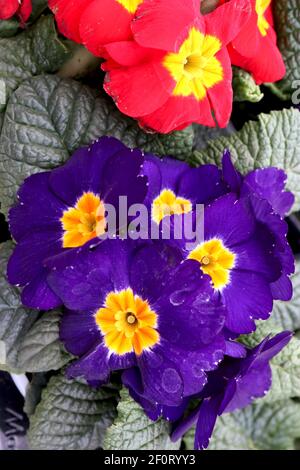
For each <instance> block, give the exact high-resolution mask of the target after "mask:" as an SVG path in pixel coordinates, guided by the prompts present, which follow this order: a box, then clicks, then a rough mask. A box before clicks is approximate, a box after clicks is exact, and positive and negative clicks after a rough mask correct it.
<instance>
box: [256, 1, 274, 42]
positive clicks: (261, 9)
mask: <svg viewBox="0 0 300 470" xmlns="http://www.w3.org/2000/svg"><path fill="white" fill-rule="evenodd" d="M271 1H272V0H256V4H255V10H256V13H257V17H258V18H257V26H258V29H259V31H260V34H261V35H262V36H266V35H267V33H268V29H269V28H270V25H269V23H268V22H267V20H266V18H265V12H266V10H267V9H268V8H269V6H270V3H271Z"/></svg>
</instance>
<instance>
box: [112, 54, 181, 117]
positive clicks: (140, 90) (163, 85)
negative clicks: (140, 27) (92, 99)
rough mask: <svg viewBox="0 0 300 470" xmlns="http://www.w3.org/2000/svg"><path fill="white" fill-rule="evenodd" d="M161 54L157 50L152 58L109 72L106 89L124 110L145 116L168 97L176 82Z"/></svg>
mask: <svg viewBox="0 0 300 470" xmlns="http://www.w3.org/2000/svg"><path fill="white" fill-rule="evenodd" d="M162 58H163V56H162V55H161V54H160V53H158V52H157V57H156V60H153V61H152V62H145V63H142V64H140V65H136V66H134V67H128V68H119V69H114V70H111V71H110V72H109V73H108V74H107V76H106V81H105V84H104V89H105V90H106V92H107V93H108V94H109V95H110V96H112V98H113V99H114V100H115V102H116V105H117V106H118V108H119V109H120V111H122V112H123V113H124V114H127V115H128V116H132V117H139V116H145V115H147V114H150V113H152V112H153V111H154V110H156V109H157V108H159V107H160V106H162V105H163V104H164V103H165V102H166V100H167V99H168V98H169V96H170V94H171V92H172V90H173V89H174V86H175V82H174V80H173V79H172V77H171V75H170V74H169V72H168V71H167V70H166V69H165V67H163V65H162V64H161V62H162Z"/></svg>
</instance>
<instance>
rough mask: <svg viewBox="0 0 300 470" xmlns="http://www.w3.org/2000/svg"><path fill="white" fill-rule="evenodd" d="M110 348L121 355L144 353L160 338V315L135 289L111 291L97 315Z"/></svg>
mask: <svg viewBox="0 0 300 470" xmlns="http://www.w3.org/2000/svg"><path fill="white" fill-rule="evenodd" d="M95 320H96V323H97V325H98V327H99V329H100V331H101V333H102V334H103V336H104V342H105V345H106V346H107V348H108V349H109V350H110V351H111V352H113V353H116V354H118V355H119V356H121V355H123V354H127V353H130V352H133V351H134V352H135V353H136V354H137V355H140V354H142V352H143V351H144V350H145V349H148V348H150V347H151V346H154V345H155V344H157V343H158V341H159V334H158V332H157V331H156V329H155V328H156V327H157V314H156V313H155V312H154V311H153V310H151V308H150V305H149V303H148V302H147V301H146V300H143V299H141V297H139V296H137V295H134V293H133V291H132V289H130V288H129V289H126V290H123V291H121V292H110V293H109V294H108V295H107V297H106V300H105V306H104V307H103V308H100V309H99V310H98V311H97V313H96V316H95Z"/></svg>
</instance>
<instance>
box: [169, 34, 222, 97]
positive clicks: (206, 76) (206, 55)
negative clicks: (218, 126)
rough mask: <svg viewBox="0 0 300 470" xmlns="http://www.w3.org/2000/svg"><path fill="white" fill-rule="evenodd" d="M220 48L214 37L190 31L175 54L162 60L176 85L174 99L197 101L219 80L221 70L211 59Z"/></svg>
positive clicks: (216, 62)
mask: <svg viewBox="0 0 300 470" xmlns="http://www.w3.org/2000/svg"><path fill="white" fill-rule="evenodd" d="M221 47H222V44H221V41H220V40H219V39H218V38H217V37H215V36H210V35H206V36H205V35H204V34H202V33H201V32H200V31H198V30H197V29H196V28H194V27H193V28H191V30H190V33H189V36H188V38H187V39H186V40H185V41H184V42H183V44H182V45H181V47H180V49H179V52H178V53H169V54H167V55H166V56H165V58H164V61H163V64H164V66H165V67H166V69H167V70H168V71H169V72H170V74H171V76H172V77H173V78H174V80H175V82H176V86H175V88H174V90H173V95H174V96H194V97H195V98H196V99H197V100H199V101H201V100H202V99H203V98H205V96H206V90H207V89H208V88H211V87H213V86H214V85H216V84H217V83H219V82H221V81H222V80H223V77H224V72H223V67H222V65H221V63H220V61H219V60H218V59H216V57H215V55H216V54H217V52H219V51H220V49H221Z"/></svg>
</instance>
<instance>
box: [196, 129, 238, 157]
mask: <svg viewBox="0 0 300 470" xmlns="http://www.w3.org/2000/svg"><path fill="white" fill-rule="evenodd" d="M193 129H194V146H193V148H194V149H195V150H196V149H197V150H202V149H205V148H206V147H207V145H208V143H209V142H210V141H211V140H215V139H218V138H219V137H228V136H230V135H231V134H233V133H234V132H235V128H234V126H233V124H232V123H231V122H230V123H229V124H228V126H227V127H225V128H224V129H220V128H219V127H206V126H201V125H200V124H193ZM188 156H190V155H188Z"/></svg>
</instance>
